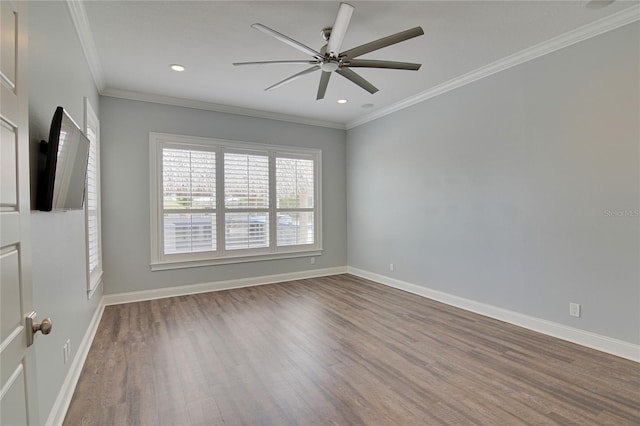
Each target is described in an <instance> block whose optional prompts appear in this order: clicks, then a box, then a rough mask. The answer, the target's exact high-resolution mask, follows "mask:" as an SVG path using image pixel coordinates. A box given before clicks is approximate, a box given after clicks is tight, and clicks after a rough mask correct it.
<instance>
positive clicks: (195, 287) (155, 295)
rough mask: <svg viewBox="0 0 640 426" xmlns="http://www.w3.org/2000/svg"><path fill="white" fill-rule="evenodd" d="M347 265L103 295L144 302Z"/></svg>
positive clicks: (340, 270)
mask: <svg viewBox="0 0 640 426" xmlns="http://www.w3.org/2000/svg"><path fill="white" fill-rule="evenodd" d="M346 272H347V267H346V266H337V267H333V268H324V269H313V270H309V271H299V272H288V273H284V274H276V275H265V276H260V277H251V278H239V279H235V280H226V281H217V282H209V283H202V284H190V285H182V286H178V287H167V288H157V289H153V290H143V291H133V292H130V293H117V294H108V295H105V296H104V297H103V299H104V304H105V305H106V306H108V305H119V304H122V303H131V302H142V301H145V300H155V299H163V298H165V297H175V296H185V295H188V294H198V293H208V292H211V291H220V290H231V289H234V288H242V287H254V286H258V285H265V284H275V283H280V282H286V281H294V280H303V279H307V278H316V277H326V276H329V275H338V274H344V273H346Z"/></svg>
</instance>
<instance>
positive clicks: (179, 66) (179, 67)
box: [171, 64, 184, 72]
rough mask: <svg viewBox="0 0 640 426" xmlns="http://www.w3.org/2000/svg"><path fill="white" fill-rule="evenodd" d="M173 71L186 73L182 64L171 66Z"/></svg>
mask: <svg viewBox="0 0 640 426" xmlns="http://www.w3.org/2000/svg"><path fill="white" fill-rule="evenodd" d="M171 69H172V70H174V71H178V72H182V71H184V67H183V66H182V65H180V64H171Z"/></svg>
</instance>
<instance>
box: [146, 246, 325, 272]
mask: <svg viewBox="0 0 640 426" xmlns="http://www.w3.org/2000/svg"><path fill="white" fill-rule="evenodd" d="M321 255H322V250H321V249H320V250H319V249H316V248H314V249H313V250H306V251H305V250H297V251H292V252H281V253H267V254H256V255H253V256H247V255H244V256H236V257H231V256H225V257H216V258H211V259H202V260H179V261H158V262H155V263H153V262H152V263H151V264H150V265H149V266H150V267H151V270H152V271H166V270H169V269H184V268H196V267H200V266H214V265H229V264H233V263H246V262H262V261H264V260H277V259H294V258H296V257H312V256H321Z"/></svg>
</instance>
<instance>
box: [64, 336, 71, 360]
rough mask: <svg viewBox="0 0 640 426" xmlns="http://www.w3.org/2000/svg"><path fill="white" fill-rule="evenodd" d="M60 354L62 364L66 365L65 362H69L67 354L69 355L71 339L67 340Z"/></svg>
mask: <svg viewBox="0 0 640 426" xmlns="http://www.w3.org/2000/svg"><path fill="white" fill-rule="evenodd" d="M62 352H63V355H64V363H65V364H66V363H67V362H69V354H70V353H71V339H67V341H66V342H65V343H64V346H63V347H62Z"/></svg>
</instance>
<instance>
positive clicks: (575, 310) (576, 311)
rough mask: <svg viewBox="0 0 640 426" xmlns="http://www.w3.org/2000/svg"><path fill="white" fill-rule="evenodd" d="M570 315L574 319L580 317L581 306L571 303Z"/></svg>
mask: <svg viewBox="0 0 640 426" xmlns="http://www.w3.org/2000/svg"><path fill="white" fill-rule="evenodd" d="M569 315H571V316H572V317H580V304H579V303H569Z"/></svg>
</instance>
